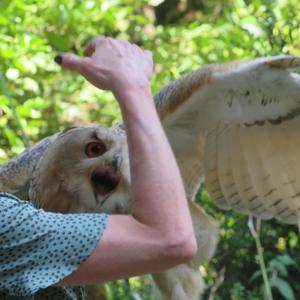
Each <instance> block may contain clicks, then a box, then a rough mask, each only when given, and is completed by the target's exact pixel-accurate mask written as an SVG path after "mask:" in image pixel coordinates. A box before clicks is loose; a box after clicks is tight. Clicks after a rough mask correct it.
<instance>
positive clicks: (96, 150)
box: [85, 142, 106, 157]
mask: <svg viewBox="0 0 300 300" xmlns="http://www.w3.org/2000/svg"><path fill="white" fill-rule="evenodd" d="M105 151H106V148H105V146H104V145H103V144H101V143H97V142H92V143H89V144H87V145H86V147H85V154H86V155H87V157H97V156H100V155H102V154H103V153H104V152H105Z"/></svg>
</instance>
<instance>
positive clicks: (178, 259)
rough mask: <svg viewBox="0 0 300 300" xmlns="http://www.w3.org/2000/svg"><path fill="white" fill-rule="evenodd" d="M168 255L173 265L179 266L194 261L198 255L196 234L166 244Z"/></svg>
mask: <svg viewBox="0 0 300 300" xmlns="http://www.w3.org/2000/svg"><path fill="white" fill-rule="evenodd" d="M165 249H166V250H165V251H166V255H167V256H168V258H169V261H170V263H171V264H174V265H178V264H181V263H186V262H188V261H190V260H191V259H193V257H194V256H195V255H196V254H197V251H198V246H197V241H196V238H195V236H194V234H190V235H188V236H187V237H181V238H176V239H174V240H170V241H169V242H167V243H166V248H165Z"/></svg>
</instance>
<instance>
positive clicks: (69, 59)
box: [55, 53, 90, 75]
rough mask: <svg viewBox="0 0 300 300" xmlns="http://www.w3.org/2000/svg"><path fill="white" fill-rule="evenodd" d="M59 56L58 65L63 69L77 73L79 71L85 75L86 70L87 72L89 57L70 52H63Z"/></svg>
mask: <svg viewBox="0 0 300 300" xmlns="http://www.w3.org/2000/svg"><path fill="white" fill-rule="evenodd" d="M59 56H60V57H61V59H60V60H61V63H60V65H61V67H62V68H63V69H65V70H71V71H76V72H78V73H81V74H82V75H85V74H86V73H87V72H89V68H90V64H89V62H90V61H89V60H90V58H88V57H80V56H78V55H75V54H72V53H63V54H60V55H59ZM55 61H56V62H57V57H56V58H55Z"/></svg>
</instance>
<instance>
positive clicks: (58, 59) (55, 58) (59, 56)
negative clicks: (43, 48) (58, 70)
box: [54, 54, 63, 66]
mask: <svg viewBox="0 0 300 300" xmlns="http://www.w3.org/2000/svg"><path fill="white" fill-rule="evenodd" d="M54 61H55V62H56V63H57V64H58V65H60V66H61V64H62V61H63V57H62V55H61V54H58V55H56V56H55V57H54Z"/></svg>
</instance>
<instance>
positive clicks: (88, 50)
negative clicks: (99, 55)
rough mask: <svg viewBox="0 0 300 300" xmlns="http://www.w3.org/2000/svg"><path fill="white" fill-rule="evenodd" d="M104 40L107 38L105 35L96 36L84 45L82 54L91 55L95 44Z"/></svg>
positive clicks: (97, 44)
mask: <svg viewBox="0 0 300 300" xmlns="http://www.w3.org/2000/svg"><path fill="white" fill-rule="evenodd" d="M105 40H108V38H106V37H105V36H96V37H95V38H93V39H92V40H91V41H90V42H89V43H88V44H87V46H86V48H85V50H84V56H89V57H90V56H92V55H93V53H94V52H95V49H96V47H97V46H99V45H101V44H103V43H104V42H105Z"/></svg>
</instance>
